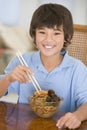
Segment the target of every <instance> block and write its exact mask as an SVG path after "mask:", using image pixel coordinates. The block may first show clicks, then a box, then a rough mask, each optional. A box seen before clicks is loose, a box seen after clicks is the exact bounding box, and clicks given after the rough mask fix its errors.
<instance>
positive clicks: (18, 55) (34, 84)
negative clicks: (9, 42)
mask: <svg viewBox="0 0 87 130" xmlns="http://www.w3.org/2000/svg"><path fill="white" fill-rule="evenodd" d="M16 55H17V57H18V59H19V61H20V63H21V65H23V66H26V67H29V66H28V64H27V63H26V61H25V60H24V58H23V56H22V54H21V52H20V51H19V50H18V52H17V53H16ZM27 75H28V77H29V78H30V80H31V82H32V84H33V86H34V87H35V89H36V91H37V92H38V93H39V90H41V88H40V85H39V83H38V82H37V80H36V78H35V76H34V75H31V74H29V72H27Z"/></svg>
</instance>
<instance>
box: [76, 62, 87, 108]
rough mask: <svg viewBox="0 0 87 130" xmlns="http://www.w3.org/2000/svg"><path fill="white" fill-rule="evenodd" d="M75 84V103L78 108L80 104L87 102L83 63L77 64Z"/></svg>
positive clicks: (85, 68) (86, 81)
mask: <svg viewBox="0 0 87 130" xmlns="http://www.w3.org/2000/svg"><path fill="white" fill-rule="evenodd" d="M74 85H75V93H74V94H75V104H76V107H77V108H78V107H79V106H80V105H82V104H84V103H87V67H86V66H85V65H83V63H81V64H79V66H78V67H77V69H76V71H75V76H74Z"/></svg>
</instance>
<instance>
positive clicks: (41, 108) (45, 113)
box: [29, 90, 61, 118]
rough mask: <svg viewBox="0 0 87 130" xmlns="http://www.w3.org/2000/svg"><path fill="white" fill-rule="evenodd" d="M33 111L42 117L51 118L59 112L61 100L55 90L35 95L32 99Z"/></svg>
mask: <svg viewBox="0 0 87 130" xmlns="http://www.w3.org/2000/svg"><path fill="white" fill-rule="evenodd" d="M29 101H30V105H31V108H32V110H33V111H34V112H35V113H36V114H37V115H38V116H40V117H44V118H47V117H50V116H52V115H53V114H54V113H56V111H57V110H58V108H59V106H60V103H61V98H60V97H58V96H57V95H56V94H55V92H54V91H53V90H48V91H43V90H41V91H39V94H38V93H37V92H35V93H34V95H33V96H32V97H31V98H30V100H29Z"/></svg>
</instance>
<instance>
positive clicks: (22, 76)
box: [8, 65, 33, 83]
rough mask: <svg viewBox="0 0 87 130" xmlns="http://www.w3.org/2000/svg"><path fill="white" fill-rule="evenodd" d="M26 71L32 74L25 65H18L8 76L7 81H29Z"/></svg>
mask: <svg viewBox="0 0 87 130" xmlns="http://www.w3.org/2000/svg"><path fill="white" fill-rule="evenodd" d="M27 72H28V73H30V74H33V72H32V71H31V70H30V69H29V68H27V67H26V66H22V65H18V66H17V67H16V68H15V69H14V70H13V71H12V72H11V73H10V74H9V75H8V76H9V81H10V82H14V81H19V82H21V83H26V82H27V81H30V79H29V77H28V75H27Z"/></svg>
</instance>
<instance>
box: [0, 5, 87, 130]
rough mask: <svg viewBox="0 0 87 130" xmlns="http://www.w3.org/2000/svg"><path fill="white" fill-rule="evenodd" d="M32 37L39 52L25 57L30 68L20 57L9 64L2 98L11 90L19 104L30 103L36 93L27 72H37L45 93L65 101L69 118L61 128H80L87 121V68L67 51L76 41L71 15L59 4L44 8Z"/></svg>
mask: <svg viewBox="0 0 87 130" xmlns="http://www.w3.org/2000/svg"><path fill="white" fill-rule="evenodd" d="M30 35H31V37H32V38H33V40H34V43H35V45H36V46H37V47H38V49H39V51H37V52H32V53H25V54H24V55H23V57H24V59H25V60H26V62H27V64H28V65H29V68H27V67H26V66H22V65H20V62H19V60H18V58H17V57H15V58H14V59H13V60H12V61H11V62H10V63H9V65H8V66H7V68H6V70H5V75H1V76H0V77H1V80H0V96H2V95H3V94H4V93H5V92H6V91H7V90H8V93H11V92H13V91H16V92H17V93H18V94H19V103H28V97H29V96H31V95H32V94H33V93H34V91H35V90H34V87H33V85H32V83H29V82H27V81H29V78H28V77H27V71H28V72H29V73H31V74H33V72H34V75H35V77H36V78H37V80H38V82H39V84H40V86H41V88H42V89H43V90H48V89H53V90H54V91H55V92H56V94H57V95H58V96H60V97H62V98H63V99H64V101H63V104H62V105H61V108H60V111H63V112H66V114H65V115H64V116H63V117H61V118H60V119H59V120H58V122H57V127H59V128H61V127H63V126H64V127H68V128H69V129H74V128H77V127H79V126H80V124H81V122H82V121H84V120H86V119H87V86H86V84H87V68H86V66H85V65H84V64H83V63H82V62H81V61H79V60H77V59H74V58H73V57H71V56H69V55H68V53H67V51H66V48H67V46H68V45H69V44H71V39H72V37H73V20H72V16H71V13H70V11H69V10H68V9H67V8H65V7H64V6H62V5H58V4H45V5H42V6H40V7H39V8H38V9H37V10H36V11H35V12H34V14H33V17H32V20H31V24H30ZM3 84H4V86H3Z"/></svg>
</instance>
